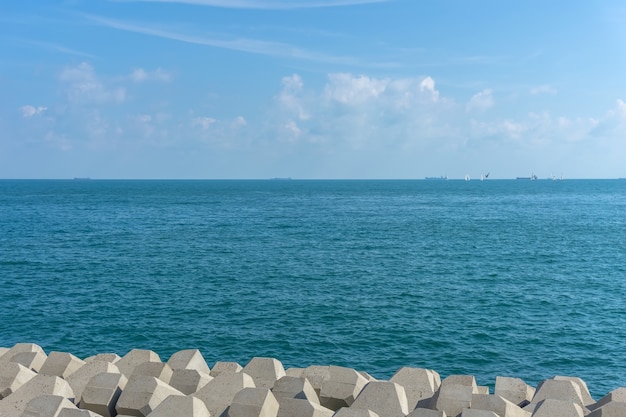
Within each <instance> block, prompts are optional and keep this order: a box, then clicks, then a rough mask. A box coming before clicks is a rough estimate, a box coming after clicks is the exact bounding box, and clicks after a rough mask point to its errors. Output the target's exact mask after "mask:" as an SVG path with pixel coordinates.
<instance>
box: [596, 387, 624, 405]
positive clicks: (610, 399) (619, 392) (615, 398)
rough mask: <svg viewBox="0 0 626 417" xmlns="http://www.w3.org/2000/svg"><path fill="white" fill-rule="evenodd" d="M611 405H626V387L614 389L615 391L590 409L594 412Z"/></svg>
mask: <svg viewBox="0 0 626 417" xmlns="http://www.w3.org/2000/svg"><path fill="white" fill-rule="evenodd" d="M609 403H625V404H626V387H621V388H617V389H614V390H613V391H611V392H609V393H608V394H606V395H605V396H604V397H602V398H600V399H599V400H598V401H597V402H596V403H595V404H592V405H590V406H589V407H588V408H589V409H590V410H591V411H594V410H596V409H598V408H600V407H604V406H605V405H607V404H609Z"/></svg>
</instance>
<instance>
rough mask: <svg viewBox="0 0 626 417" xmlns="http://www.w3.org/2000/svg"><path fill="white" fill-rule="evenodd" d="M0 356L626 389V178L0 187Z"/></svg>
mask: <svg viewBox="0 0 626 417" xmlns="http://www.w3.org/2000/svg"><path fill="white" fill-rule="evenodd" d="M0 300H1V301H0V346H4V347H11V346H13V345H14V344H15V343H20V342H31V343H37V344H38V345H40V346H41V347H42V348H44V350H45V351H46V352H48V353H49V352H51V351H63V352H71V353H73V354H75V355H77V356H79V357H82V358H84V357H87V356H91V355H94V354H96V353H104V352H113V353H117V354H119V355H120V356H123V355H124V354H126V353H127V352H128V351H130V350H131V349H134V348H137V349H150V350H153V351H155V352H157V353H158V354H159V355H160V357H161V358H162V360H167V359H168V358H169V356H170V355H171V354H173V353H174V352H176V351H178V350H182V349H192V348H197V349H200V351H201V352H202V354H203V356H204V357H205V359H206V361H207V363H208V364H209V366H213V364H214V363H215V362H217V361H235V362H238V363H240V364H241V365H245V364H246V363H247V362H248V361H249V360H250V359H252V358H253V357H256V356H261V357H273V358H277V359H279V360H280V361H281V362H282V363H283V366H284V367H285V368H289V367H307V366H309V365H337V366H346V367H351V368H355V369H357V370H359V371H364V372H367V373H369V374H370V375H372V376H373V377H375V378H379V379H388V378H390V377H391V376H392V375H393V374H394V373H395V372H396V371H397V370H398V369H400V368H402V367H404V366H410V367H420V368H428V369H434V370H435V371H437V372H438V373H439V374H440V375H441V378H442V379H443V378H445V377H446V376H448V375H453V374H463V375H474V376H475V377H476V380H477V383H478V384H479V385H486V386H490V387H491V388H492V392H493V386H494V383H495V378H496V376H509V377H516V378H521V379H523V380H524V381H525V382H526V383H528V384H530V385H533V386H536V385H537V384H538V383H539V382H541V381H542V380H544V379H547V378H551V377H553V376H555V375H565V376H577V377H580V378H582V379H583V380H584V381H585V382H586V383H587V385H588V387H589V389H590V391H591V393H592V396H594V398H595V399H596V400H597V399H599V398H600V397H602V396H603V395H605V394H606V393H608V392H610V391H611V390H613V389H615V388H618V387H624V386H626V181H625V180H617V179H616V180H569V179H566V180H563V181H560V180H559V181H552V180H536V181H530V180H495V179H489V180H485V181H474V180H472V181H462V180H439V181H428V180H397V181H396V180H286V179H284V180H245V181H244V180H206V181H205V180H196V181H183V180H170V181H167V180H133V181H131V180H128V181H127V180H86V179H84V180H1V181H0Z"/></svg>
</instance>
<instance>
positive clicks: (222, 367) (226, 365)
mask: <svg viewBox="0 0 626 417" xmlns="http://www.w3.org/2000/svg"><path fill="white" fill-rule="evenodd" d="M242 369H243V367H242V366H241V365H239V364H238V363H237V362H223V361H218V362H215V364H214V365H213V369H211V372H209V375H211V376H212V377H213V378H215V377H216V376H218V375H219V374H221V373H224V372H227V373H236V372H241V370H242Z"/></svg>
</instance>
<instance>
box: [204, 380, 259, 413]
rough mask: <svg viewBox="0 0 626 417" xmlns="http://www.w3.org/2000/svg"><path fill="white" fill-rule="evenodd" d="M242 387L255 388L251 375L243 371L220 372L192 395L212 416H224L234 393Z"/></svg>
mask: <svg viewBox="0 0 626 417" xmlns="http://www.w3.org/2000/svg"><path fill="white" fill-rule="evenodd" d="M244 388H255V385H254V380H253V379H252V377H251V376H250V375H248V374H246V373H243V372H237V373H231V372H226V373H221V374H219V375H218V376H217V377H215V378H213V379H212V380H211V381H209V383H208V384H206V385H205V386H204V387H202V388H201V389H200V390H198V392H196V393H195V394H192V396H194V397H196V398H199V399H201V400H202V401H203V402H204V404H205V405H206V407H207V408H208V409H209V412H210V413H211V416H212V417H222V415H224V417H225V416H226V411H227V410H228V406H229V405H230V403H231V402H232V401H233V398H234V397H235V394H237V393H238V392H239V391H241V390H242V389H244Z"/></svg>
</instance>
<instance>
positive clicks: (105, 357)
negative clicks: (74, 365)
mask: <svg viewBox="0 0 626 417" xmlns="http://www.w3.org/2000/svg"><path fill="white" fill-rule="evenodd" d="M120 359H122V358H121V357H120V355H118V354H117V353H98V354H97V355H93V356H89V357H88V358H85V362H91V361H102V362H110V363H115V362H117V361H119V360H120Z"/></svg>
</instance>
